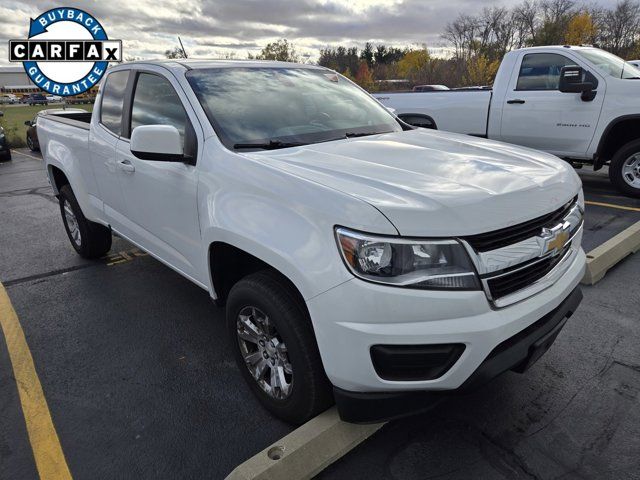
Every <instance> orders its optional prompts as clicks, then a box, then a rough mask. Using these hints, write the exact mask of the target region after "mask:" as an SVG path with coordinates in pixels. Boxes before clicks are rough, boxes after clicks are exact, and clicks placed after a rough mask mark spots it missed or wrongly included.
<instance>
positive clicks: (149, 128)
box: [130, 125, 185, 162]
mask: <svg viewBox="0 0 640 480" xmlns="http://www.w3.org/2000/svg"><path fill="white" fill-rule="evenodd" d="M130 148H131V153H133V154H134V155H135V156H136V157H137V158H139V159H141V160H155V161H158V162H184V161H185V157H184V151H183V148H182V139H181V138H180V132H178V129H177V128H176V127H173V126H171V125H141V126H139V127H136V128H134V129H133V132H131V141H130Z"/></svg>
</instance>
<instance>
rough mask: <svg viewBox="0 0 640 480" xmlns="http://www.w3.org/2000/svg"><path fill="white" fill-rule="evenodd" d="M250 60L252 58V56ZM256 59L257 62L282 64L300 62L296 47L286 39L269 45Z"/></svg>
mask: <svg viewBox="0 0 640 480" xmlns="http://www.w3.org/2000/svg"><path fill="white" fill-rule="evenodd" d="M249 58H252V57H251V55H250V56H249ZM255 58H256V59H257V60H277V61H280V62H298V61H299V60H300V57H299V56H298V53H297V52H296V49H295V47H294V46H293V44H292V43H289V41H288V40H287V39H286V38H282V39H280V40H278V41H277V42H272V43H268V44H267V45H266V46H265V47H264V48H263V49H262V51H261V52H260V54H259V55H257V56H256V57H255Z"/></svg>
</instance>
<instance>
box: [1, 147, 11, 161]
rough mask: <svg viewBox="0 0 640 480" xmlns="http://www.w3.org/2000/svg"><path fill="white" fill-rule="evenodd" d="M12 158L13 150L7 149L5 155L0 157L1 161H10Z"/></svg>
mask: <svg viewBox="0 0 640 480" xmlns="http://www.w3.org/2000/svg"><path fill="white" fill-rule="evenodd" d="M10 160H11V150H7V151H6V153H5V154H4V155H2V156H1V157H0V162H8V161H10Z"/></svg>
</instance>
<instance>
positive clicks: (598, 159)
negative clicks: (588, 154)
mask: <svg viewBox="0 0 640 480" xmlns="http://www.w3.org/2000/svg"><path fill="white" fill-rule="evenodd" d="M627 120H640V114H637V113H634V114H630V115H621V116H620V117H616V118H614V119H613V120H611V121H610V122H609V125H607V128H605V129H604V131H603V132H602V136H601V137H600V142H598V149H597V150H596V153H595V155H594V157H593V158H594V161H593V169H594V170H600V169H601V168H602V167H603V166H604V164H605V162H606V161H607V160H608V159H605V158H603V157H602V153H603V151H604V148H605V145H606V143H607V138H608V137H609V134H610V133H611V130H613V129H614V127H615V126H616V125H618V124H619V123H622V122H625V121H627ZM639 138H640V137H639ZM620 146H622V145H620Z"/></svg>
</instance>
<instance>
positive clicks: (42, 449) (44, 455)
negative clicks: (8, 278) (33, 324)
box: [0, 283, 71, 480]
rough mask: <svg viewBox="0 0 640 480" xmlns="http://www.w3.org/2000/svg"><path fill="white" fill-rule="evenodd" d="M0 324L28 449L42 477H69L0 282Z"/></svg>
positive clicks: (26, 348) (48, 479)
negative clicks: (30, 450) (26, 436)
mask: <svg viewBox="0 0 640 480" xmlns="http://www.w3.org/2000/svg"><path fill="white" fill-rule="evenodd" d="M0 325H1V326H2V331H3V332H4V338H5V340H6V342H7V349H8V350H9V358H10V359H11V364H12V365H13V374H14V376H15V379H16V384H17V386H18V393H19V395H20V403H21V404H22V412H23V414H24V419H25V422H26V424H27V433H28V434H29V441H30V442H31V449H32V450H33V456H34V458H35V461H36V467H37V468H38V474H39V475H40V479H41V480H66V479H71V472H70V471H69V467H68V466H67V461H66V460H65V458H64V453H63V452H62V446H61V445H60V440H59V439H58V434H57V433H56V429H55V427H54V426H53V420H52V419H51V413H50V412H49V407H48V406H47V400H46V398H45V397H44V392H43V391H42V385H41V384H40V380H39V379H38V374H37V373H36V369H35V366H34V364H33V357H32V356H31V352H30V351H29V346H28V345H27V340H26V338H25V336H24V332H23V331H22V327H21V326H20V322H19V321H18V316H17V315H16V312H15V310H14V309H13V307H12V306H11V301H10V300H9V296H8V295H7V292H6V290H5V289H4V286H3V285H2V284H1V283H0Z"/></svg>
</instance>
